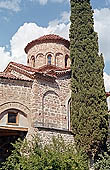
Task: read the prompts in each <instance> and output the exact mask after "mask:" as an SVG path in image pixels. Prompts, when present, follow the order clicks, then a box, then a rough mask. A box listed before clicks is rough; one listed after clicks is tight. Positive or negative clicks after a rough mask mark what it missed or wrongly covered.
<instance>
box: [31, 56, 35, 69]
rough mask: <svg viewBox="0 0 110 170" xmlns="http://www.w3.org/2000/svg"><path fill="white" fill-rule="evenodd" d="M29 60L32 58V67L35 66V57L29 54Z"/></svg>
mask: <svg viewBox="0 0 110 170" xmlns="http://www.w3.org/2000/svg"><path fill="white" fill-rule="evenodd" d="M31 60H32V67H35V57H34V56H31Z"/></svg>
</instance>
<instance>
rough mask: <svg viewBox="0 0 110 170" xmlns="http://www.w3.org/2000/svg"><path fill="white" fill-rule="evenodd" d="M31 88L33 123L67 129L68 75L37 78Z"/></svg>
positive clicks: (69, 93) (69, 92)
mask: <svg viewBox="0 0 110 170" xmlns="http://www.w3.org/2000/svg"><path fill="white" fill-rule="evenodd" d="M32 90H33V92H32V93H33V98H32V101H33V102H32V120H33V125H34V126H37V125H39V126H44V127H51V128H59V129H68V130H69V127H70V125H69V119H70V118H69V116H70V115H69V112H68V101H69V100H70V96H71V91H70V75H68V76H65V77H62V78H58V79H57V80H55V81H48V80H47V79H44V78H41V77H40V79H39V78H37V79H36V80H35V81H34V83H33V88H32Z"/></svg>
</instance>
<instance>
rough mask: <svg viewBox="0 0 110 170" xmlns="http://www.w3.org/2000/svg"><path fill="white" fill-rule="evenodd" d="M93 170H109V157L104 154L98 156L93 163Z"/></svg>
mask: <svg viewBox="0 0 110 170" xmlns="http://www.w3.org/2000/svg"><path fill="white" fill-rule="evenodd" d="M94 167H95V170H109V169H110V155H109V154H108V153H107V152H105V153H104V154H101V155H99V159H98V160H97V162H96V163H95V166H94Z"/></svg>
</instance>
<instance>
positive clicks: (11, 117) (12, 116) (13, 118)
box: [8, 113, 18, 124]
mask: <svg viewBox="0 0 110 170" xmlns="http://www.w3.org/2000/svg"><path fill="white" fill-rule="evenodd" d="M8 123H9V124H17V123H18V113H8Z"/></svg>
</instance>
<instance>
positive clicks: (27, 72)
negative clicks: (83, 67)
mask: <svg viewBox="0 0 110 170" xmlns="http://www.w3.org/2000/svg"><path fill="white" fill-rule="evenodd" d="M12 70H15V71H16V72H19V73H20V74H23V75H24V76H26V77H29V78H30V79H34V75H36V74H39V75H41V76H48V77H51V78H54V79H55V78H57V77H59V76H62V75H64V74H66V73H70V71H71V70H70V68H64V69H62V68H60V67H56V66H54V65H44V66H42V67H40V68H39V69H35V68H32V67H29V66H25V65H23V64H18V63H15V62H10V63H9V64H8V66H7V68H6V69H5V70H4V72H3V74H5V75H6V76H7V75H10V76H11V71H12ZM12 76H13V75H12ZM14 77H15V76H14ZM20 79H21V78H20Z"/></svg>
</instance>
